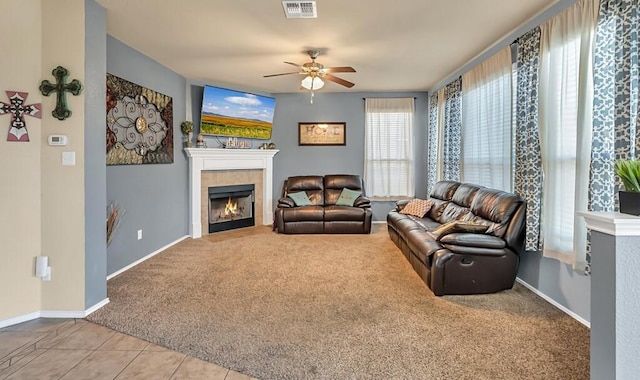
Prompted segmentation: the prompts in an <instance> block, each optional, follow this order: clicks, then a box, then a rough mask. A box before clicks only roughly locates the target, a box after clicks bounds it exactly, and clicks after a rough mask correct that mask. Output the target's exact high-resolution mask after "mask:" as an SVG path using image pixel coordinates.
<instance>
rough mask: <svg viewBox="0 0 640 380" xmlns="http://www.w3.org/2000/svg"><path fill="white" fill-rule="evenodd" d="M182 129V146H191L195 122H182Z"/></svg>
mask: <svg viewBox="0 0 640 380" xmlns="http://www.w3.org/2000/svg"><path fill="white" fill-rule="evenodd" d="M180 131H182V146H183V147H185V148H190V147H191V137H192V136H193V122H191V121H189V120H185V121H183V122H182V123H180Z"/></svg>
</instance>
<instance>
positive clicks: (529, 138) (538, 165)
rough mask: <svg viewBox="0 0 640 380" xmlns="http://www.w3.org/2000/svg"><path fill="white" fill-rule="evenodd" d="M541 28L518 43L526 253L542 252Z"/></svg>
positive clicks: (519, 186)
mask: <svg viewBox="0 0 640 380" xmlns="http://www.w3.org/2000/svg"><path fill="white" fill-rule="evenodd" d="M539 70H540V28H539V27H537V28H535V29H532V30H531V31H529V32H527V33H526V34H524V35H523V36H522V37H520V38H519V40H518V79H517V99H518V100H517V103H516V168H515V183H514V191H515V193H516V194H518V195H520V196H521V197H522V198H523V199H524V200H525V201H526V202H527V218H526V240H525V249H526V250H528V251H536V250H541V249H542V239H541V237H540V220H541V219H540V217H541V200H542V158H541V153H540V135H539V130H538V87H539Z"/></svg>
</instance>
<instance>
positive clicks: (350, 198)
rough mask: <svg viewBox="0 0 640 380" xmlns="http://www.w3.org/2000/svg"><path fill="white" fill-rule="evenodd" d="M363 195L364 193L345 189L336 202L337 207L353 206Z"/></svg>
mask: <svg viewBox="0 0 640 380" xmlns="http://www.w3.org/2000/svg"><path fill="white" fill-rule="evenodd" d="M360 194H362V191H356V190H351V189H347V188H344V189H342V193H340V196H339V197H338V200H337V201H336V206H353V203H354V202H355V201H356V199H357V198H358V197H359V196H360Z"/></svg>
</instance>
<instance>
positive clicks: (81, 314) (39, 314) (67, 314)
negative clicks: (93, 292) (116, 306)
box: [0, 298, 109, 328]
mask: <svg viewBox="0 0 640 380" xmlns="http://www.w3.org/2000/svg"><path fill="white" fill-rule="evenodd" d="M108 303H109V298H105V299H103V300H102V301H100V302H98V303H97V304H95V305H93V306H91V307H90V308H88V309H87V310H84V311H82V310H80V311H74V310H41V311H36V312H33V313H29V314H25V315H20V316H17V317H13V318H9V319H5V320H3V321H0V328H3V327H7V326H13V325H17V324H19V323H22V322H28V321H31V320H33V319H38V318H85V317H86V316H87V315H89V314H91V313H93V312H94V311H96V310H98V309H100V308H101V307H103V306H104V305H106V304H108Z"/></svg>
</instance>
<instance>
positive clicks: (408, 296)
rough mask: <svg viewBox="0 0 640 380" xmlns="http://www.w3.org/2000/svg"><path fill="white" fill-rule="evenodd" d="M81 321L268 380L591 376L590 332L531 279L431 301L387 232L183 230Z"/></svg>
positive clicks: (112, 284) (115, 283) (381, 228)
mask: <svg viewBox="0 0 640 380" xmlns="http://www.w3.org/2000/svg"><path fill="white" fill-rule="evenodd" d="M108 296H109V298H110V300H111V302H110V303H109V304H108V305H106V306H105V307H103V308H102V309H100V310H98V311H97V312H95V313H93V314H91V315H90V316H89V317H88V318H87V319H89V320H91V321H93V322H96V323H99V324H102V325H104V326H107V327H110V328H112V329H115V330H118V331H121V332H124V333H127V334H130V335H133V336H136V337H140V338H143V339H146V340H148V341H151V342H153V343H157V344H159V345H162V346H166V347H169V348H171V349H174V350H177V351H180V352H183V353H186V354H190V355H193V356H196V357H199V358H202V359H204V360H208V361H211V362H213V363H216V364H218V365H221V366H224V367H227V368H230V369H233V370H235V371H239V372H242V373H245V374H248V375H251V376H254V377H257V378H261V379H391V378H393V379H545V380H548V379H588V378H589V330H588V329H587V328H586V327H585V326H583V325H581V324H580V323H578V322H576V321H575V320H573V319H572V318H570V317H568V316H567V315H565V314H564V313H562V312H561V311H559V310H557V309H556V308H555V307H553V306H551V305H550V304H548V303H547V302H545V301H544V300H542V299H541V298H539V297H538V296H536V295H535V294H533V293H532V292H530V291H529V290H527V289H526V288H524V287H522V286H520V285H516V286H515V287H514V289H512V290H509V291H504V292H501V293H497V294H491V295H475V296H445V297H435V296H434V295H433V293H431V291H430V290H429V289H428V288H427V287H426V285H425V284H424V283H423V282H422V281H421V280H420V279H419V278H418V276H417V275H416V274H415V273H414V271H413V270H412V269H411V267H410V265H409V263H408V262H407V260H406V259H405V258H404V257H403V256H402V254H401V253H400V251H399V250H398V249H397V248H396V246H395V245H394V244H393V243H392V242H391V240H390V239H389V237H388V235H387V232H386V225H375V226H374V231H373V233H372V234H371V235H279V234H276V233H263V234H259V235H255V236H249V237H242V238H238V239H231V240H226V241H217V242H212V241H210V240H208V239H207V238H202V239H196V240H192V239H188V240H185V241H183V242H181V243H179V244H177V245H176V246H174V247H172V248H170V249H168V250H166V251H165V252H163V253H161V254H159V255H157V256H155V257H153V258H151V259H149V260H147V261H145V262H143V263H142V264H140V265H138V266H136V267H135V268H133V269H130V270H129V271H127V272H125V273H123V274H121V275H120V276H118V277H116V278H114V279H112V280H110V281H109V283H108Z"/></svg>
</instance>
